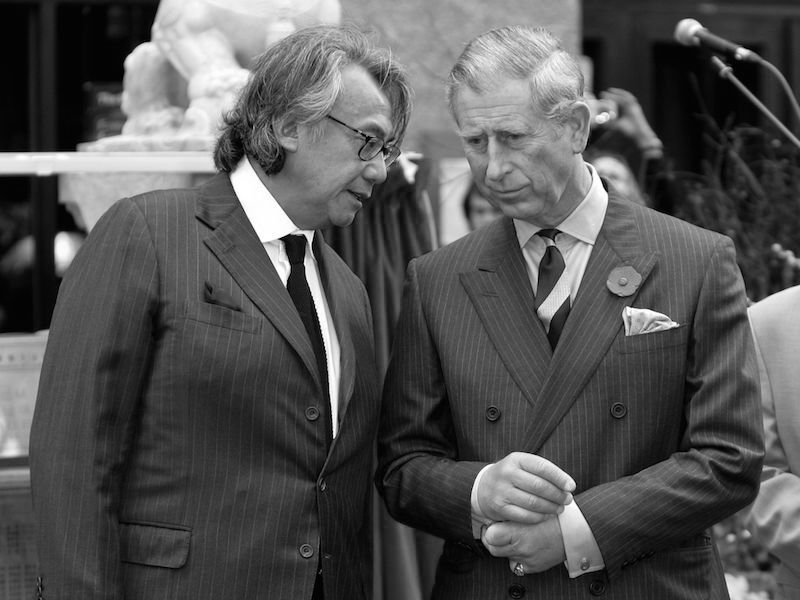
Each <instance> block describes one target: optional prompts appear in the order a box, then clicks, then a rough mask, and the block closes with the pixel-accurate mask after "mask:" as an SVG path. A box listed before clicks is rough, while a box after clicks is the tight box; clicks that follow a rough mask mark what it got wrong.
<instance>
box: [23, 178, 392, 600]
mask: <svg viewBox="0 0 800 600" xmlns="http://www.w3.org/2000/svg"><path fill="white" fill-rule="evenodd" d="M316 237H317V239H319V238H320V236H319V235H317V236H316ZM315 245H316V243H315ZM318 246H319V247H315V252H316V253H317V256H321V262H322V269H321V271H322V281H323V287H324V288H325V291H326V296H327V298H328V300H329V303H330V307H331V311H332V314H333V318H334V322H335V325H336V330H337V334H338V336H339V339H340V343H341V348H342V352H341V354H342V358H341V360H342V365H341V392H340V398H341V400H340V403H341V408H340V415H341V419H340V432H339V435H338V436H337V438H336V440H334V442H333V444H332V446H331V448H330V450H329V451H328V452H326V446H325V425H324V421H323V420H322V419H321V418H319V414H320V411H319V404H320V402H321V401H322V389H321V387H320V382H319V376H318V374H317V373H316V370H317V369H316V362H315V357H314V353H313V350H312V348H311V343H310V341H309V339H308V336H307V335H306V333H305V330H304V328H303V324H302V322H301V320H300V317H299V315H298V313H297V311H296V310H295V308H294V305H293V304H292V301H291V299H290V297H289V294H288V292H287V291H286V288H285V287H284V286H283V285H282V284H281V281H280V279H279V277H278V275H277V273H276V272H275V270H274V267H273V266H272V264H271V262H270V260H269V258H268V256H267V255H266V253H265V252H264V250H263V247H262V246H261V243H260V242H259V240H258V238H257V236H256V234H255V232H254V231H253V230H252V227H251V226H250V224H249V222H248V221H247V218H246V217H245V214H244V212H243V211H242V210H241V207H240V205H239V204H238V201H237V200H236V197H235V195H234V192H233V189H232V188H231V186H230V181H229V180H228V178H227V176H224V175H218V176H215V177H214V178H212V179H211V180H210V181H209V182H208V183H207V184H205V185H204V186H202V187H201V188H199V189H196V190H170V191H160V192H153V193H148V194H145V195H142V196H139V197H136V198H133V199H126V200H122V201H119V202H118V203H116V204H115V205H114V206H113V207H112V208H111V209H110V210H109V211H108V213H106V214H105V215H104V216H103V218H102V219H101V220H100V222H99V223H98V224H97V226H96V227H95V229H94V230H93V231H92V234H91V235H90V236H89V238H88V240H87V241H86V243H85V245H84V248H83V249H82V250H81V252H80V253H79V255H78V256H77V257H76V259H75V261H74V263H73V266H72V268H71V269H70V271H69V273H68V274H67V276H66V278H65V280H64V282H63V284H62V287H61V290H60V292H59V298H58V302H57V306H56V310H55V314H54V317H53V321H52V325H51V330H50V337H49V343H48V347H47V351H46V355H45V359H44V365H43V368H42V375H41V381H40V387H39V396H38V399H37V405H36V410H35V414H34V422H33V427H32V434H31V449H30V456H31V477H32V490H33V499H34V505H35V511H36V515H37V519H38V526H39V527H38V531H39V549H40V561H41V568H42V576H43V579H44V596H45V598H48V599H49V600H54V599H59V600H60V599H73V598H75V599H77V598H81V599H95V598H104V599H111V598H114V599H122V598H125V600H132V599H141V600H145V599H146V600H158V599H162V598H163V599H167V598H169V599H176V598H186V599H192V600H197V599H209V600H212V599H214V600H219V599H227V598H236V599H239V598H248V599H250V598H300V599H302V598H310V597H311V592H312V588H313V585H314V578H315V572H316V569H317V565H318V564H319V562H320V561H321V563H322V565H323V569H324V574H325V575H324V576H325V596H326V598H327V599H328V600H334V599H341V600H344V599H347V600H350V599H352V598H363V599H367V598H369V597H370V592H369V590H370V588H371V574H370V569H371V556H370V553H369V548H370V544H371V538H370V535H371V534H370V519H369V514H370V512H369V502H370V496H371V494H370V471H371V464H372V458H373V445H372V442H373V439H374V431H375V429H376V427H377V419H378V413H379V398H378V391H379V390H378V386H377V375H376V369H375V364H374V350H373V337H372V335H373V334H372V323H371V316H370V310H369V305H368V300H367V296H366V292H365V290H364V288H363V286H362V285H361V283H360V281H359V280H358V279H357V278H356V277H355V276H354V275H353V274H352V272H351V271H350V270H349V269H348V268H347V267H346V266H345V265H344V263H343V262H342V261H341V260H340V259H339V258H338V257H337V256H336V255H335V253H334V252H333V251H332V250H330V248H328V247H327V246H325V245H324V243H323V242H319V243H318ZM209 290H211V291H210V292H209ZM209 295H211V296H212V298H211V300H213V299H214V298H219V299H220V300H219V301H218V302H217V303H215V302H212V301H209V299H208V296H209ZM221 298H224V302H223V301H222V300H221Z"/></svg>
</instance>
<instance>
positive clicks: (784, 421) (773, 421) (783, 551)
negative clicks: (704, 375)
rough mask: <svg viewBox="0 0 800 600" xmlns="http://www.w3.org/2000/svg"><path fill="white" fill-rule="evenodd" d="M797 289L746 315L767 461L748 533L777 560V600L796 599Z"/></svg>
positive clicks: (799, 569) (799, 557)
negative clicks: (753, 350) (754, 356)
mask: <svg viewBox="0 0 800 600" xmlns="http://www.w3.org/2000/svg"><path fill="white" fill-rule="evenodd" d="M798 307H800V286H794V287H791V288H788V289H785V290H782V291H780V292H777V293H775V294H772V295H771V296H768V297H767V298H765V299H763V300H761V301H760V302H756V303H755V304H754V305H752V306H751V307H750V308H749V309H748V312H749V315H750V325H751V327H752V329H753V337H754V339H755V343H756V354H757V356H758V364H759V368H760V372H761V403H762V412H763V419H764V441H765V443H766V450H767V453H766V456H765V458H764V468H763V470H762V472H761V489H760V490H759V492H758V497H757V498H756V500H755V502H754V503H753V505H752V506H751V507H750V510H749V512H748V513H747V519H746V521H745V523H746V525H747V527H748V529H749V531H750V532H751V533H752V534H753V536H755V538H756V540H758V541H759V543H761V544H762V545H763V546H764V547H765V548H766V549H767V550H768V551H769V553H770V554H771V555H772V556H774V557H775V558H777V559H778V561H779V564H778V566H777V569H776V573H775V579H776V583H777V590H776V599H777V600H798V599H800V500H799V499H800V370H798V368H797V366H798V365H797V357H798V355H800V318H798V313H797V308H798Z"/></svg>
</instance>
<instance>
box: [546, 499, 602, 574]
mask: <svg viewBox="0 0 800 600" xmlns="http://www.w3.org/2000/svg"><path fill="white" fill-rule="evenodd" d="M558 524H559V525H560V526H561V535H562V537H563V538H564V552H565V553H566V555H567V560H565V561H564V566H565V567H567V571H569V576H570V578H571V579H575V578H576V577H580V576H581V575H585V574H586V573H593V572H594V571H601V570H602V569H604V568H605V563H604V562H603V555H602V554H600V547H599V546H598V545H597V541H596V540H595V539H594V534H593V533H592V530H591V528H590V527H589V524H588V523H587V522H586V517H584V516H583V513H582V512H581V509H580V508H578V505H577V503H576V502H575V500H573V501H572V502H570V503H569V504H567V505H566V506H565V507H564V511H563V512H561V513H560V514H559V515H558Z"/></svg>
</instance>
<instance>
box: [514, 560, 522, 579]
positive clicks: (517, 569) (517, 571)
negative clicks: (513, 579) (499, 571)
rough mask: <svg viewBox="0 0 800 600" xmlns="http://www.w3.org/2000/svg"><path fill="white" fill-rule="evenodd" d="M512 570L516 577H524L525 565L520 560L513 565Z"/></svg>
mask: <svg viewBox="0 0 800 600" xmlns="http://www.w3.org/2000/svg"><path fill="white" fill-rule="evenodd" d="M512 571H514V575H516V576H517V577H525V567H523V566H522V563H520V562H518V563H517V564H515V565H514V568H513V569H512Z"/></svg>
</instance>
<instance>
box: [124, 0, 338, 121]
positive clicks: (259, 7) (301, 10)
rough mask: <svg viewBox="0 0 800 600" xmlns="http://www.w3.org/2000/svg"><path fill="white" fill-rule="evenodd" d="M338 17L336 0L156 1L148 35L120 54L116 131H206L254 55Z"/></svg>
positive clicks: (234, 91) (227, 102) (244, 76)
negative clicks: (119, 124)
mask: <svg viewBox="0 0 800 600" xmlns="http://www.w3.org/2000/svg"><path fill="white" fill-rule="evenodd" d="M340 18H341V7H340V5H339V1H338V0H191V1H186V0H161V2H160V3H159V6H158V10H157V12H156V16H155V20H154V22H153V26H152V39H151V41H150V42H146V43H144V44H141V45H139V46H138V47H136V48H135V49H134V51H133V52H132V53H131V54H130V55H129V56H128V57H127V58H126V60H125V78H124V81H123V89H124V91H123V97H122V110H123V111H124V112H125V114H126V116H127V121H126V123H125V125H124V127H123V130H122V134H123V135H124V136H129V135H134V136H138V135H148V136H150V135H158V136H163V135H172V136H180V137H198V136H213V135H214V134H215V133H216V130H217V127H218V125H219V121H220V117H221V115H222V113H223V111H225V110H227V109H228V108H230V107H231V105H232V103H233V100H234V99H235V97H236V94H237V92H238V91H239V89H240V88H241V86H242V85H243V84H244V83H245V82H246V80H247V77H248V75H249V72H250V71H249V68H248V67H249V63H250V61H251V60H252V59H253V58H254V57H255V56H257V55H258V54H260V53H261V52H263V51H264V50H265V49H266V48H267V47H268V46H269V45H270V44H272V43H274V42H276V41H278V40H280V39H281V38H283V37H285V36H286V35H288V34H290V33H291V32H293V31H294V30H295V29H298V28H301V27H306V26H309V25H314V24H318V23H338V22H339V20H340Z"/></svg>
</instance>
